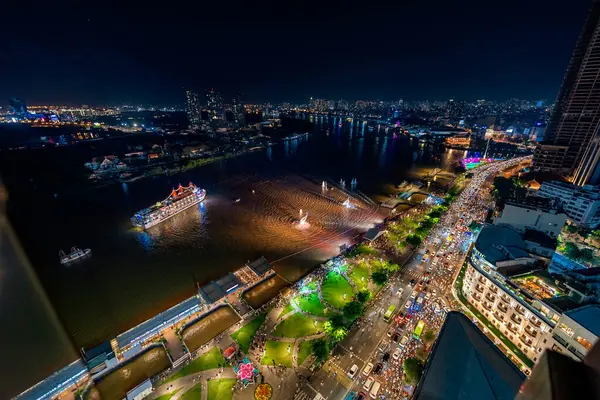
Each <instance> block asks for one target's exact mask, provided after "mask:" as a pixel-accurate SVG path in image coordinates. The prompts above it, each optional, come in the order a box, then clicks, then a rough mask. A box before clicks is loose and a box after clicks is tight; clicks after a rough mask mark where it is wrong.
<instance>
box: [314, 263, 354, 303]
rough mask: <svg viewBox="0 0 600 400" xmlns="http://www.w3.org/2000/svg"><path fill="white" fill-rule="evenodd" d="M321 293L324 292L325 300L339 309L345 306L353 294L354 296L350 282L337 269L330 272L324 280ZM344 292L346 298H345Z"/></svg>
mask: <svg viewBox="0 0 600 400" xmlns="http://www.w3.org/2000/svg"><path fill="white" fill-rule="evenodd" d="M321 293H323V300H325V301H326V302H327V303H329V304H331V305H332V306H334V307H335V308H338V309H342V308H344V306H345V305H346V303H348V302H349V301H351V300H352V296H354V291H353V290H352V286H350V283H349V282H348V281H347V280H346V278H344V277H343V276H342V275H340V274H338V273H337V272H335V271H331V272H329V274H328V275H327V277H326V278H325V279H324V280H323V283H322V285H321ZM344 294H345V295H346V298H344Z"/></svg>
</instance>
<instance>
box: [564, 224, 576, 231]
mask: <svg viewBox="0 0 600 400" xmlns="http://www.w3.org/2000/svg"><path fill="white" fill-rule="evenodd" d="M564 229H565V231H566V232H568V233H577V232H578V231H579V229H577V227H576V226H575V225H565V228H564Z"/></svg>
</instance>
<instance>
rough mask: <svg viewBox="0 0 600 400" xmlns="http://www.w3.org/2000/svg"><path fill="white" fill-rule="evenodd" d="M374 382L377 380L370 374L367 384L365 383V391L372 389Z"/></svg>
mask: <svg viewBox="0 0 600 400" xmlns="http://www.w3.org/2000/svg"><path fill="white" fill-rule="evenodd" d="M373 382H375V379H373V377H372V376H370V377H369V378H368V379H367V381H366V382H365V384H364V385H363V389H365V391H367V392H368V391H369V389H371V386H373Z"/></svg>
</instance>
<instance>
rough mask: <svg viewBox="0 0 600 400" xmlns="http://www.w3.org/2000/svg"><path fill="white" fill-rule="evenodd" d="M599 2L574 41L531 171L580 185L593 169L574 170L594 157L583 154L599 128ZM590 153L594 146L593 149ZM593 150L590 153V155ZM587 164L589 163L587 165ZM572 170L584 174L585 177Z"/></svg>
mask: <svg viewBox="0 0 600 400" xmlns="http://www.w3.org/2000/svg"><path fill="white" fill-rule="evenodd" d="M598 76H600V0H593V1H592V5H591V8H590V11H589V14H588V16H587V19H586V21H585V24H584V26H583V29H582V31H581V33H580V35H579V39H578V40H577V44H576V46H575V50H574V51H573V55H572V56H571V61H570V63H569V66H568V67H567V72H566V74H565V77H564V80H563V83H562V86H561V88H560V91H559V93H558V97H557V99H556V104H555V107H554V111H553V113H552V116H551V118H550V123H549V124H548V128H547V129H546V134H545V139H546V141H545V142H543V143H540V144H539V145H538V146H537V148H536V150H535V153H534V159H533V164H534V168H535V169H538V170H541V171H552V172H556V173H559V174H562V175H564V176H567V177H569V178H570V179H572V180H574V181H577V182H578V184H584V183H586V182H585V181H588V180H589V178H590V177H591V176H592V175H593V174H592V173H591V172H590V171H594V170H595V169H596V167H595V165H594V166H590V165H587V166H586V168H583V169H582V168H578V167H579V164H580V163H581V162H582V160H583V159H584V154H587V155H586V157H587V158H588V161H589V159H592V160H596V161H595V162H596V163H597V159H598V157H596V156H594V154H590V152H589V151H588V152H587V153H586V150H587V149H588V146H590V144H592V141H593V139H594V137H595V136H597V134H598V127H599V125H600V85H598V84H597V83H596V80H597V79H598ZM593 147H594V149H596V148H597V146H593ZM594 149H591V150H590V151H591V152H592V153H593V152H594ZM587 164H589V163H587ZM576 170H585V171H587V172H586V173H585V174H583V175H585V176H583V175H582V174H579V175H580V176H577V177H576V176H575V175H576Z"/></svg>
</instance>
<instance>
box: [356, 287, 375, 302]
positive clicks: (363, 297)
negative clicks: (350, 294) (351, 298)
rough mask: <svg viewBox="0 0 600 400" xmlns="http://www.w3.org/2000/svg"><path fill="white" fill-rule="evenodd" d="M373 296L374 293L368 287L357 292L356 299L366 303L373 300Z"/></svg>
mask: <svg viewBox="0 0 600 400" xmlns="http://www.w3.org/2000/svg"><path fill="white" fill-rule="evenodd" d="M371 297H373V294H372V293H371V292H370V291H369V290H368V289H361V290H359V291H358V293H356V300H358V301H360V302H361V303H366V302H367V301H369V300H371Z"/></svg>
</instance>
